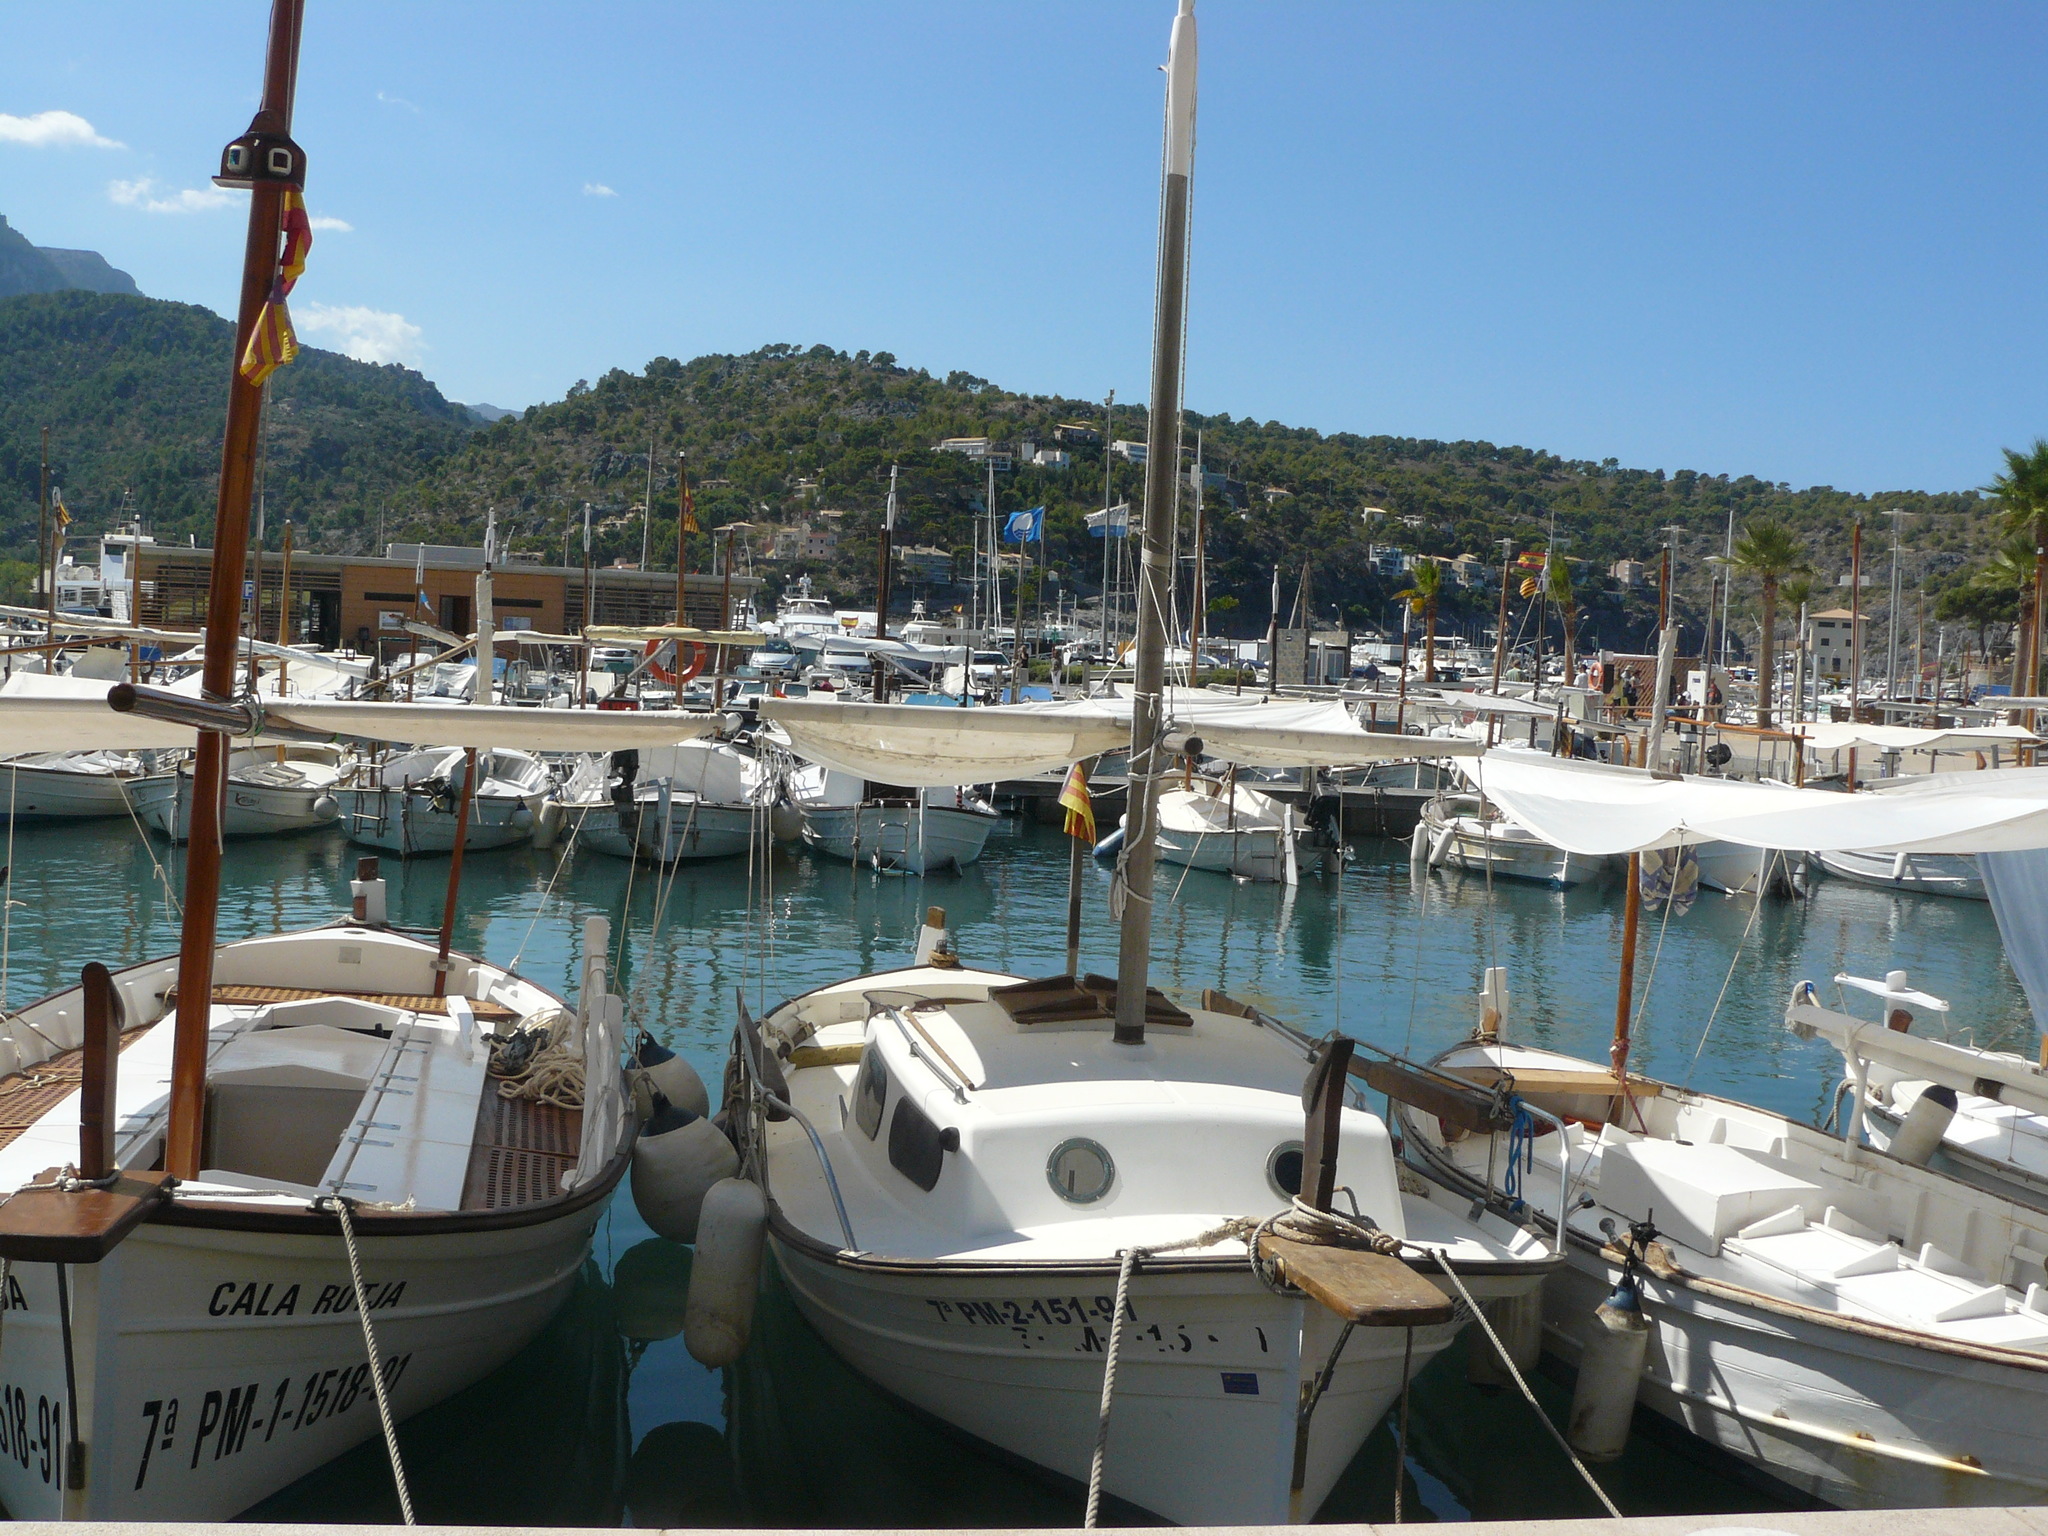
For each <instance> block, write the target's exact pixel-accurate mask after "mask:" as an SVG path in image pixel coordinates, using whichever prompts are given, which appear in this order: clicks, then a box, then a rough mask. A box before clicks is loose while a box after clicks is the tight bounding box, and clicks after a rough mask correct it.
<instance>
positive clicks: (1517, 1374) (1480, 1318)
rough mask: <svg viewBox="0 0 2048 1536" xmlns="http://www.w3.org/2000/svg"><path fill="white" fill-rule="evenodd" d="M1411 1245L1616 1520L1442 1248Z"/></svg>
mask: <svg viewBox="0 0 2048 1536" xmlns="http://www.w3.org/2000/svg"><path fill="white" fill-rule="evenodd" d="M1558 1225H1559V1226H1560V1227H1562V1226H1563V1225H1564V1220H1563V1217H1562V1216H1560V1217H1559V1218H1558ZM1414 1246H1415V1247H1417V1248H1419V1249H1420V1250H1421V1251H1422V1252H1423V1253H1426V1254H1428V1255H1429V1256H1430V1257H1431V1258H1432V1259H1435V1260H1436V1265H1437V1268H1438V1269H1441V1270H1442V1271H1443V1272H1444V1274H1445V1275H1446V1276H1447V1277H1448V1278H1449V1280H1450V1282H1451V1284H1452V1285H1453V1286H1455V1287H1456V1288H1457V1291H1458V1295H1459V1297H1460V1298H1461V1299H1462V1300H1463V1301H1464V1303H1465V1306H1466V1309H1467V1310H1468V1311H1470V1312H1471V1314H1472V1320H1473V1321H1474V1322H1476V1323H1477V1324H1479V1326H1480V1329H1481V1330H1482V1331H1483V1332H1484V1333H1485V1334H1486V1337H1487V1338H1488V1339H1489V1340H1490V1341H1491V1342H1492V1344H1493V1348H1494V1352H1495V1353H1496V1354H1498V1355H1499V1356H1500V1363H1501V1364H1502V1365H1504V1366H1506V1367H1507V1369H1508V1375H1510V1376H1512V1377H1513V1378H1514V1381H1515V1385H1516V1386H1517V1387H1519V1388H1521V1391H1522V1396H1523V1397H1525V1398H1527V1399H1528V1402H1529V1406H1530V1407H1531V1408H1532V1409H1534V1410H1535V1412H1536V1417H1537V1419H1538V1420H1540V1421H1541V1423H1542V1425H1543V1427H1544V1428H1545V1429H1547V1430H1549V1431H1550V1438H1551V1439H1553V1440H1555V1441H1556V1442H1557V1447H1558V1449H1559V1450H1561V1451H1563V1452H1564V1453H1565V1455H1566V1456H1567V1457H1569V1458H1570V1459H1571V1464H1572V1468H1573V1470H1574V1471H1576V1472H1577V1473H1578V1474H1579V1476H1580V1477H1582V1478H1584V1479H1585V1480H1586V1486H1587V1487H1588V1488H1590V1489H1592V1490H1593V1496H1594V1497H1595V1498H1596V1499H1598V1500H1599V1501H1600V1503H1601V1505H1602V1507H1604V1508H1605V1509H1606V1511H1607V1513H1608V1514H1610V1515H1612V1516H1613V1517H1614V1518H1615V1519H1617V1520H1619V1519H1621V1517H1622V1516H1621V1510H1620V1508H1619V1507H1618V1506H1617V1505H1616V1504H1615V1502H1614V1500H1612V1499H1610V1498H1609V1497H1607V1490H1606V1489H1605V1488H1602V1487H1601V1486H1600V1485H1599V1483H1597V1482H1595V1481H1594V1480H1593V1474H1592V1473H1591V1472H1589V1471H1587V1470H1586V1464H1585V1463H1584V1462H1583V1461H1581V1460H1579V1453H1578V1452H1577V1451H1575V1450H1573V1449H1572V1447H1571V1442H1570V1441H1568V1440H1566V1439H1565V1437H1564V1436H1563V1435H1562V1434H1561V1433H1560V1432H1559V1431H1558V1427H1557V1426H1556V1425H1555V1424H1553V1423H1551V1422H1550V1415H1549V1414H1547V1413H1545V1412H1544V1411H1543V1405H1542V1404H1541V1403H1539V1402H1537V1401H1536V1394H1535V1393H1534V1392H1531V1391H1530V1390H1529V1383H1528V1382H1526V1381H1524V1380H1523V1379H1522V1373H1521V1370H1520V1369H1519V1368H1518V1367H1517V1366H1516V1365H1515V1362H1514V1358H1513V1357H1512V1356H1511V1355H1509V1354H1508V1347H1507V1345H1505V1344H1503V1343H1501V1341H1500V1335H1499V1334H1497V1333H1495V1332H1494V1331H1493V1324H1492V1323H1490V1322H1488V1321H1487V1320H1486V1314H1485V1313H1484V1312H1482V1311H1481V1310H1480V1309H1479V1303H1478V1302H1476V1301H1474V1300H1473V1299H1472V1293H1471V1292H1470V1291H1468V1290H1466V1289H1465V1282H1464V1281H1463V1280H1461V1279H1459V1278H1458V1272H1457V1271H1456V1270H1455V1269H1453V1268H1451V1266H1450V1262H1449V1261H1448V1260H1446V1259H1445V1258H1444V1256H1443V1251H1442V1250H1441V1249H1437V1248H1426V1247H1423V1246H1422V1245H1421V1244H1419V1243H1418V1244H1415V1245H1414Z"/></svg>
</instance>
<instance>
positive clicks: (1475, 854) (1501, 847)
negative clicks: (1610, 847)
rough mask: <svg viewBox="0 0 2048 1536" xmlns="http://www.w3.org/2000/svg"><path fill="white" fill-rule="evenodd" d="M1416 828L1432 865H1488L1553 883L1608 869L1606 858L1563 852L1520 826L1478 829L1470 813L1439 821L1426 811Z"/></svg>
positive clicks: (1510, 875) (1502, 874)
mask: <svg viewBox="0 0 2048 1536" xmlns="http://www.w3.org/2000/svg"><path fill="white" fill-rule="evenodd" d="M1420 828H1421V829H1422V830H1420V831H1419V832H1418V834H1417V835H1418V836H1419V837H1424V838H1426V840H1427V847H1428V856H1429V864H1430V867H1431V868H1432V869H1435V868H1438V867H1444V868H1450V869H1468V870H1475V871H1478V872H1480V873H1482V874H1483V873H1486V872H1488V871H1489V870H1490V871H1491V872H1492V874H1493V875H1494V876H1495V877H1496V878H1500V879H1508V880H1539V881H1542V882H1544V883H1545V884H1548V885H1555V886H1570V885H1578V884H1580V883H1581V882H1583V881H1587V880H1597V879H1599V878H1600V876H1602V875H1604V874H1605V873H1606V872H1607V869H1608V861H1607V860H1606V859H1605V858H1601V857H1597V856H1591V857H1589V856H1588V855H1586V854H1581V853H1567V852H1565V851H1564V850H1563V849H1561V848H1553V847H1552V846H1551V845H1550V844H1548V843H1545V842H1541V841H1539V840H1538V839H1536V838H1534V837H1531V836H1529V835H1528V834H1527V833H1524V832H1522V831H1521V830H1520V829H1519V828H1516V829H1513V830H1512V831H1509V832H1506V833H1504V832H1503V831H1502V829H1501V828H1500V827H1499V825H1498V824H1496V825H1495V826H1494V827H1492V828H1491V829H1483V828H1481V827H1480V826H1479V825H1478V824H1477V823H1476V822H1475V821H1474V820H1473V818H1471V817H1466V816H1461V817H1458V818H1456V819H1454V820H1451V821H1447V822H1439V821H1437V820H1436V819H1435V818H1433V817H1431V816H1429V815H1427V814H1425V815H1424V816H1423V818H1422V820H1421V823H1420Z"/></svg>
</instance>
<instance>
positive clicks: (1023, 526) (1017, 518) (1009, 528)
mask: <svg viewBox="0 0 2048 1536" xmlns="http://www.w3.org/2000/svg"><path fill="white" fill-rule="evenodd" d="M1044 537H1045V508H1043V507H1033V508H1031V509H1030V510H1029V511H1026V512H1012V513H1011V514H1010V515H1009V517H1008V518H1007V519H1005V520H1004V522H1003V542H1004V543H1005V544H1029V543H1031V542H1032V540H1034V539H1042V538H1044Z"/></svg>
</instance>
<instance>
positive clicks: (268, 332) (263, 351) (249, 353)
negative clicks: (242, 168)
mask: <svg viewBox="0 0 2048 1536" xmlns="http://www.w3.org/2000/svg"><path fill="white" fill-rule="evenodd" d="M279 223H280V226H281V227H282V229H283V231H284V252H283V254H282V255H281V256H280V257H279V258H278V264H277V277H276V280H275V281H273V282H272V284H271V285H270V297H269V298H268V299H266V300H264V301H263V311H262V313H261V314H259V315H257V317H256V329H255V330H253V331H252V332H250V333H249V345H248V347H247V348H246V349H244V351H243V353H242V365H241V372H242V377H243V378H245V379H247V380H248V381H249V382H250V383H251V384H261V383H262V382H263V381H264V380H265V379H267V378H269V377H270V376H271V375H272V374H273V373H275V372H277V370H278V369H280V368H282V367H283V366H284V365H285V364H286V363H288V362H290V361H291V360H292V359H293V358H295V357H297V356H298V355H299V338H298V336H297V334H296V333H294V332H293V330H292V317H291V311H290V310H288V309H286V308H285V303H284V301H285V296H286V295H287V294H289V293H290V292H291V291H292V285H293V284H295V283H296V282H298V280H299V277H300V275H301V274H302V273H304V272H305V270H306V253H307V252H308V251H310V250H311V249H312V248H313V225H312V222H311V221H310V220H309V219H308V218H307V217H306V200H305V198H303V197H301V196H300V195H299V194H298V193H297V192H296V191H292V190H287V191H286V193H285V194H284V216H283V218H282V219H281V220H280V221H279Z"/></svg>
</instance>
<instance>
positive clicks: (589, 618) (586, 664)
mask: <svg viewBox="0 0 2048 1536" xmlns="http://www.w3.org/2000/svg"><path fill="white" fill-rule="evenodd" d="M590 592H591V579H590V503H589V502H587V501H586V502H585V503H583V627H584V629H585V630H588V629H589V628H590V626H591V625H593V624H595V623H596V622H597V615H595V614H594V613H592V612H591V611H590V608H591V602H590ZM676 702H677V703H678V704H680V703H681V702H682V700H681V699H680V698H678V699H677V700H676ZM589 703H590V636H589V635H588V634H585V635H584V637H583V686H582V687H581V688H579V689H578V690H577V693H576V707H577V708H578V709H583V708H586V707H587V706H588V705H589Z"/></svg>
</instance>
